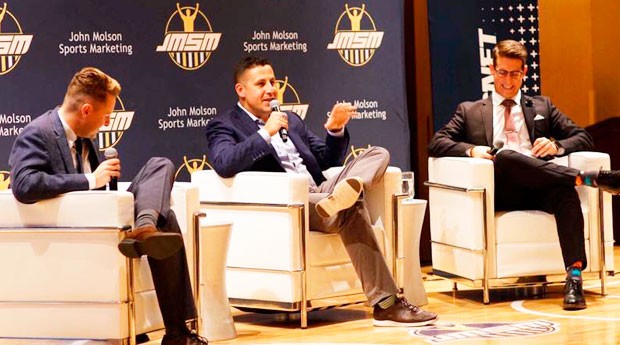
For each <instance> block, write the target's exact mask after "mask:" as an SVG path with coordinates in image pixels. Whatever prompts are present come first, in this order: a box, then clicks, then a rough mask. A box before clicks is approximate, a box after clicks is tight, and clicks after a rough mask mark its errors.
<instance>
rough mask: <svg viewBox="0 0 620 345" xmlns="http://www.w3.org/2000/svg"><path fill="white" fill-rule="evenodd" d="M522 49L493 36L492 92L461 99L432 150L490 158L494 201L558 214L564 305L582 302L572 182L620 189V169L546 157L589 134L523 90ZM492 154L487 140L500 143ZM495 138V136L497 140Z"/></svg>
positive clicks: (578, 147) (582, 260)
mask: <svg viewBox="0 0 620 345" xmlns="http://www.w3.org/2000/svg"><path fill="white" fill-rule="evenodd" d="M526 60H527V50H526V49H525V47H524V46H523V45H522V44H521V43H519V42H516V41H512V40H506V41H501V42H499V43H497V45H496V46H495V48H494V49H493V64H492V65H491V66H490V69H491V74H492V75H493V80H494V87H495V90H494V91H493V93H492V95H491V97H489V98H487V99H482V100H478V101H475V102H464V103H461V104H459V106H458V107H457V110H456V113H455V115H454V117H453V118H452V119H451V120H450V121H449V122H448V123H447V124H446V125H445V126H444V127H443V128H442V129H440V130H439V131H438V132H437V133H436V134H435V136H434V137H433V139H432V140H431V142H430V144H429V153H430V155H431V156H434V157H443V156H468V157H476V158H485V159H492V160H494V161H495V163H494V169H495V204H496V205H495V208H496V209H498V210H519V209H536V210H542V211H546V212H549V213H552V214H553V215H554V216H555V219H556V223H557V228H558V235H559V238H560V247H561V248H562V256H563V258H564V263H565V267H566V269H567V278H566V285H565V289H564V302H563V307H564V309H566V310H578V309H585V308H586V301H585V298H584V296H583V290H582V278H581V271H582V270H583V269H584V268H585V267H586V265H587V262H586V255H585V244H584V234H583V226H584V224H583V222H584V221H583V214H582V213H581V206H580V202H579V197H578V195H577V191H576V190H575V188H574V187H575V186H577V185H582V184H583V185H588V186H592V187H599V188H602V189H604V190H607V191H609V192H611V193H614V194H617V193H618V192H620V173H619V172H618V171H585V172H584V171H579V170H576V169H573V168H568V167H564V166H560V165H557V164H554V163H551V162H548V160H549V159H551V158H553V157H556V156H561V155H566V154H569V153H571V152H575V151H583V150H591V149H592V148H593V144H592V139H591V137H590V135H589V134H588V133H587V132H586V131H585V130H584V129H583V128H581V127H579V126H577V125H576V124H575V123H574V122H573V121H572V120H571V119H569V118H568V117H567V116H565V115H564V114H562V112H560V110H558V109H557V108H556V107H555V106H554V105H553V104H552V103H551V101H550V100H549V98H547V97H542V96H537V97H528V96H525V95H522V94H521V84H522V82H523V79H522V78H523V76H524V75H525V74H526V73H527V66H526V64H525V63H526ZM500 142H501V143H505V144H504V146H503V148H502V149H501V150H499V152H498V153H497V154H496V155H493V153H494V152H493V151H492V149H491V146H501V145H498V143H500ZM494 143H495V144H494Z"/></svg>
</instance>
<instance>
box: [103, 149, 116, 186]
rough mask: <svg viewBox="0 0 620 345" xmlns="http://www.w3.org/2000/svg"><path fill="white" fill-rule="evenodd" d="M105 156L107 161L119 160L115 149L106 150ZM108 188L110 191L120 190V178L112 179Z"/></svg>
mask: <svg viewBox="0 0 620 345" xmlns="http://www.w3.org/2000/svg"><path fill="white" fill-rule="evenodd" d="M103 155H104V156H105V159H112V158H118V151H116V149H115V148H113V147H108V148H107V149H105V152H104V153H103ZM108 186H109V187H110V190H118V177H112V178H111V179H110V183H109V184H108Z"/></svg>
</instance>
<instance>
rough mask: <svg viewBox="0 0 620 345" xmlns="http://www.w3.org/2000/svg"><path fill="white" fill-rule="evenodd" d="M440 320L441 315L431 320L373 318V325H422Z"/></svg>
mask: <svg viewBox="0 0 620 345" xmlns="http://www.w3.org/2000/svg"><path fill="white" fill-rule="evenodd" d="M437 320H439V317H436V318H434V319H431V320H424V321H418V322H397V321H392V320H373V321H372V325H373V326H375V327H422V326H427V325H430V324H433V323H435V322H436V321H437Z"/></svg>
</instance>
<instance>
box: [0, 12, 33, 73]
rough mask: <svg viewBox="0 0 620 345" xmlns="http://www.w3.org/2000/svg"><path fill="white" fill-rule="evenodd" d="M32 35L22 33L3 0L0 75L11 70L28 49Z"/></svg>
mask: <svg viewBox="0 0 620 345" xmlns="http://www.w3.org/2000/svg"><path fill="white" fill-rule="evenodd" d="M32 37H33V35H24V32H23V31H22V27H21V25H19V22H18V21H17V18H15V16H14V15H13V13H11V11H9V10H8V5H7V3H6V2H5V3H4V5H3V7H2V8H1V9H0V75H3V74H7V73H9V72H11V71H12V70H13V69H14V68H15V67H16V66H17V64H18V63H19V60H21V57H22V56H23V55H24V54H26V53H27V52H28V50H29V49H30V43H32Z"/></svg>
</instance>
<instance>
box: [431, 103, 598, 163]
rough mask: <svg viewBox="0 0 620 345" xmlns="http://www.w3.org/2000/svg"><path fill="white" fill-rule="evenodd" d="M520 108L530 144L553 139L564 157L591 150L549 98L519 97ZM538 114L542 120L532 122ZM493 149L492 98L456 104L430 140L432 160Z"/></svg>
mask: <svg viewBox="0 0 620 345" xmlns="http://www.w3.org/2000/svg"><path fill="white" fill-rule="evenodd" d="M521 109H523V116H524V117H525V123H526V125H527V130H528V133H529V137H530V141H531V142H532V144H533V143H534V141H535V140H536V139H537V138H540V137H547V138H553V139H554V140H556V142H557V143H558V144H559V145H560V146H561V147H563V148H564V150H565V151H564V154H569V153H571V152H575V151H583V150H591V149H592V148H593V147H594V145H593V143H592V138H591V137H590V135H589V134H588V133H587V132H586V131H585V130H584V129H583V128H581V127H579V126H577V125H576V124H575V123H574V122H573V121H572V120H571V119H569V118H568V117H567V116H566V115H564V114H562V112H561V111H560V110H559V109H558V108H556V107H555V105H553V104H552V103H551V100H550V99H549V98H548V97H544V96H535V97H529V96H525V95H522V96H521ZM537 115H541V116H542V117H543V118H542V119H540V117H539V119H537V120H534V118H535V117H537ZM479 145H482V146H489V147H492V146H493V102H492V100H491V97H489V98H487V99H481V100H478V101H475V102H463V103H461V104H459V105H458V107H457V109H456V113H455V114H454V116H453V117H452V119H451V120H450V121H449V122H448V123H447V124H446V125H445V126H444V127H443V128H442V129H440V130H439V131H437V133H435V135H434V136H433V138H432V139H431V142H430V144H429V146H428V151H429V154H430V155H431V156H433V157H443V156H466V151H467V150H468V149H469V148H471V147H473V146H479Z"/></svg>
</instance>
